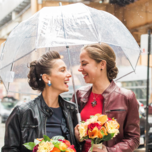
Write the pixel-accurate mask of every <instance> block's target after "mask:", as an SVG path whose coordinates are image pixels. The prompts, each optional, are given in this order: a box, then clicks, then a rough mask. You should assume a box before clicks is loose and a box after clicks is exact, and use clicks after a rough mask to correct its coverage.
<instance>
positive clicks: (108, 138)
mask: <svg viewBox="0 0 152 152" xmlns="http://www.w3.org/2000/svg"><path fill="white" fill-rule="evenodd" d="M114 134H115V133H111V134H108V135H107V136H104V137H103V138H102V140H103V141H109V140H110V139H112V138H113V136H114Z"/></svg>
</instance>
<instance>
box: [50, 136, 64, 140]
mask: <svg viewBox="0 0 152 152" xmlns="http://www.w3.org/2000/svg"><path fill="white" fill-rule="evenodd" d="M52 139H53V140H59V139H61V140H64V139H65V138H64V137H63V136H54V137H52Z"/></svg>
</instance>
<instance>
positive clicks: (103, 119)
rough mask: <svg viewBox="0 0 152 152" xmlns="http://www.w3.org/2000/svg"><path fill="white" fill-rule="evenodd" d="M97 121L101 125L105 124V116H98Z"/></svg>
mask: <svg viewBox="0 0 152 152" xmlns="http://www.w3.org/2000/svg"><path fill="white" fill-rule="evenodd" d="M98 121H99V122H100V123H101V125H103V124H104V123H105V122H107V121H108V117H107V115H98Z"/></svg>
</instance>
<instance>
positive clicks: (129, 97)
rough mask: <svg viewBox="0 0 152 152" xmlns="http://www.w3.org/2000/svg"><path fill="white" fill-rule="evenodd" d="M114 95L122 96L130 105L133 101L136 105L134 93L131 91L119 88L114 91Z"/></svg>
mask: <svg viewBox="0 0 152 152" xmlns="http://www.w3.org/2000/svg"><path fill="white" fill-rule="evenodd" d="M115 93H118V94H119V95H122V96H124V98H125V99H126V100H127V101H128V102H129V103H130V102H131V103H133V102H134V101H135V103H138V102H137V100H136V96H135V93H134V92H133V91H131V90H128V89H125V88H121V87H118V86H117V87H116V89H115Z"/></svg>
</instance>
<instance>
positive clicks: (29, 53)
mask: <svg viewBox="0 0 152 152" xmlns="http://www.w3.org/2000/svg"><path fill="white" fill-rule="evenodd" d="M34 50H36V48H34V49H33V50H32V51H30V52H29V53H27V54H25V55H24V56H22V57H20V58H18V59H16V60H14V61H13V62H11V63H9V64H7V65H5V66H4V67H2V68H1V69H0V70H2V69H4V68H6V67H7V66H9V65H10V64H12V63H14V62H16V61H18V60H20V59H21V58H23V57H25V56H26V55H28V54H30V53H32V52H33V51H34Z"/></svg>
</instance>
